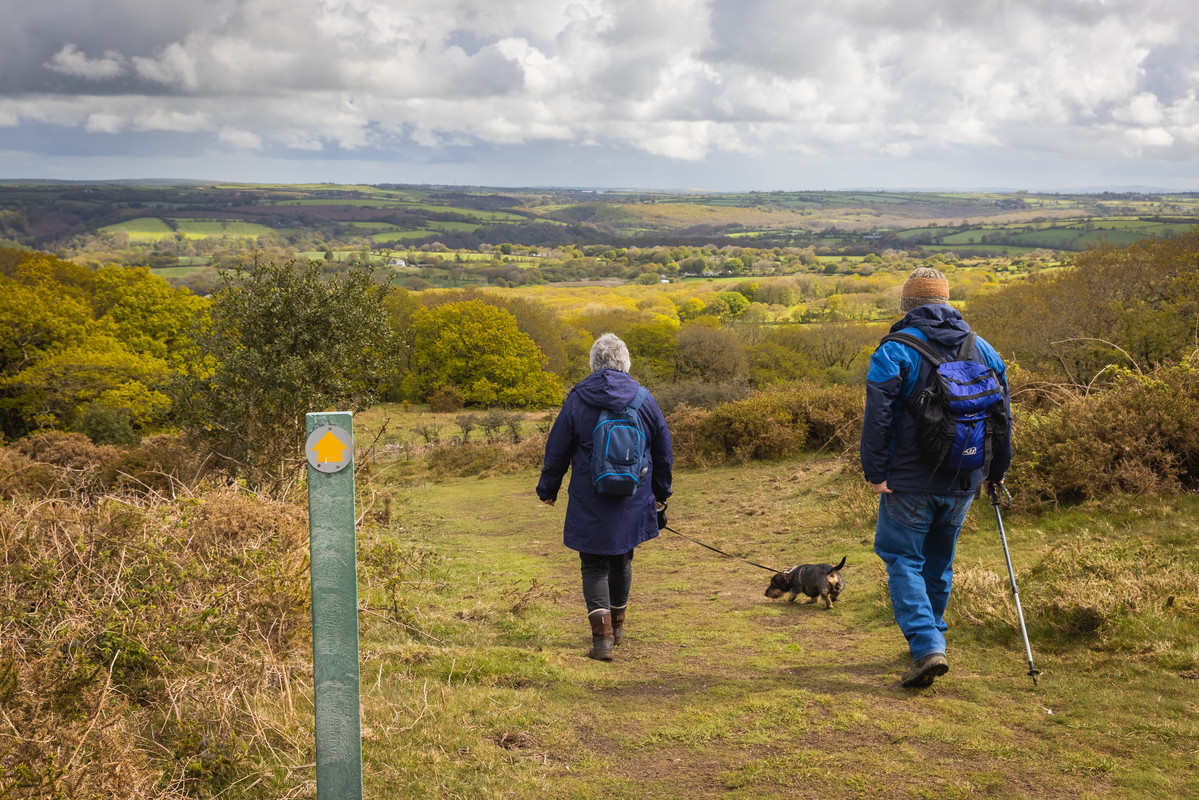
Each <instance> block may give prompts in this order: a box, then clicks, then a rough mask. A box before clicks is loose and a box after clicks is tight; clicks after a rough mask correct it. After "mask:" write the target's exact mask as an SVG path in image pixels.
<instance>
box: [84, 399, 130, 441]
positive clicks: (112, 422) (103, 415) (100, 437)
mask: <svg viewBox="0 0 1199 800" xmlns="http://www.w3.org/2000/svg"><path fill="white" fill-rule="evenodd" d="M79 429H80V430H81V431H83V432H84V434H86V435H87V438H89V439H91V440H92V442H93V443H94V444H137V443H138V442H139V441H140V439H141V437H140V436H139V435H138V434H137V432H136V431H134V430H133V412H132V411H130V410H129V409H127V408H114V407H112V406H106V405H102V404H100V403H89V404H88V406H87V408H86V409H84V411H83V413H82V414H81V415H80V416H79Z"/></svg>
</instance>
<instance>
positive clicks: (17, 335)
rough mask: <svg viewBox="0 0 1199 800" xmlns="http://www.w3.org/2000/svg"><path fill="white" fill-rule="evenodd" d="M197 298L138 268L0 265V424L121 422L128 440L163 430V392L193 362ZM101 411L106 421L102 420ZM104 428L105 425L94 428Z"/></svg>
mask: <svg viewBox="0 0 1199 800" xmlns="http://www.w3.org/2000/svg"><path fill="white" fill-rule="evenodd" d="M202 307H203V301H202V300H200V299H199V298H197V297H195V296H194V295H193V294H192V293H191V292H189V291H187V290H183V289H173V288H171V287H170V285H169V284H167V282H166V281H164V280H163V279H162V278H159V277H156V276H154V275H151V274H150V272H149V270H147V269H144V268H125V267H102V268H100V269H99V270H97V271H95V272H93V271H92V270H90V269H88V268H86V267H83V266H80V265H78V264H74V263H71V262H67V261H61V260H59V259H57V258H55V257H53V256H49V255H46V254H44V253H22V254H21V255H20V257H18V258H11V259H5V260H4V261H3V267H2V268H0V424H2V426H3V430H4V432H5V433H6V434H8V435H16V436H19V435H22V434H24V433H28V432H29V431H31V430H37V429H57V430H74V429H79V428H80V427H81V426H83V424H84V412H85V411H88V410H89V409H90V413H89V416H88V419H89V420H90V421H89V422H88V426H90V427H91V428H92V429H96V430H98V429H99V428H98V427H97V426H96V424H95V423H96V421H97V420H100V419H101V418H102V417H103V418H105V419H107V420H110V421H111V420H120V423H121V425H123V426H125V427H127V428H129V435H128V437H126V438H136V437H137V436H140V434H142V433H145V432H151V431H154V430H158V429H161V428H163V427H166V426H167V425H168V424H169V421H170V410H171V404H170V400H169V398H168V397H167V395H165V394H164V393H163V390H164V389H165V387H166V385H167V383H168V382H169V378H170V375H171V371H172V370H173V369H177V368H179V367H180V366H181V365H182V364H183V363H185V362H186V361H188V360H189V358H190V346H189V343H188V339H187V330H188V329H189V328H190V326H191V323H192V321H193V320H194V319H195V317H196V316H197V315H198V314H199V313H201V309H202ZM106 415H107V416H106ZM100 427H103V426H100Z"/></svg>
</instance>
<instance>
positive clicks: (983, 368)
mask: <svg viewBox="0 0 1199 800" xmlns="http://www.w3.org/2000/svg"><path fill="white" fill-rule="evenodd" d="M977 338H978V337H977V335H976V334H975V333H973V332H971V333H970V335H969V336H967V337H966V340H965V341H964V342H962V344H961V346H960V347H959V348H958V351H957V355H956V357H955V359H954V360H951V361H947V360H945V359H944V358H942V357H941V356H939V355H938V354H937V353H935V352H934V351H933V349H932V347H930V346H929V344H928V343H927V342H925V341H924V340H922V339H920V338H919V337H917V336H913V335H912V334H910V333H892V334H890V335H889V336H885V337H883V340H882V341H883V342H900V343H901V344H905V345H907V346H908V347H910V348H912V349H913V350H915V351H916V352H917V353H919V354H920V355H922V356H924V357H925V358H927V359H928V360H929V362H930V363H931V364H932V365H933V371H932V374H931V375H930V378H929V383H928V386H926V387H925V388H924V389H923V390H922V391H921V392H919V393H918V394H917V395H916V397H915V398H913V399H912V400H910V401H909V403H908V407H909V410H910V411H911V412H912V415H913V417H915V420H916V440H917V442H918V443H919V445H920V449H921V452H923V453H924V455H925V457H926V458H927V459H928V460H929V461H930V462H932V463H933V464H934V465H936V466H937V467H938V468H947V469H951V470H954V471H960V472H971V471H973V470H976V469H980V468H984V467H987V466H988V465H989V464H990V462H991V455H992V453H993V452H994V449H995V447H994V441H995V438H996V437H999V436H1006V435H1007V411H1006V408H1005V407H1004V403H1003V393H1004V389H1003V382H1002V381H1001V380H1000V378H999V375H998V374H997V373H996V372H995V370H993V369H991V367H989V366H987V365H986V364H985V363H981V362H982V358H979V359H978V360H975V359H974V356H976V355H981V354H977V353H975V340H976V339H977ZM881 343H882V342H880V344H881Z"/></svg>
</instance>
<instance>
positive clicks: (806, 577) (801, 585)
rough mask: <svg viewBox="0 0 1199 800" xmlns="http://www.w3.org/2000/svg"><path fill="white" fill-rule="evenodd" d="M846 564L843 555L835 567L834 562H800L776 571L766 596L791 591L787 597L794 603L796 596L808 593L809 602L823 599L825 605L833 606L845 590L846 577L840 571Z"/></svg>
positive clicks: (772, 597)
mask: <svg viewBox="0 0 1199 800" xmlns="http://www.w3.org/2000/svg"><path fill="white" fill-rule="evenodd" d="M844 566H845V558H844V557H842V559H841V563H840V564H838V565H837V566H835V567H834V566H833V565H832V564H800V565H799V566H798V567H792V568H791V569H789V570H787V571H786V572H776V573H775V574H774V577H773V578H771V579H770V586H768V587H767V588H766V596H767V597H769V598H770V599H771V600H774V599H776V598H779V597H782V596H783V595H784V594H786V593H787V592H790V593H791V596H790V597H789V598H787V599H788V600H789V601H790V602H792V603H794V602H795V598H796V597H798V596H799V595H801V594H806V595H807V596H808V597H809V598H811V599H810V600H808V601H807V602H809V603H815V602H816V601H817V600H818V599H823V600H824V607H825V608H832V607H833V603H835V602H836V601H837V597H838V596H839V595H840V594H841V592H842V591H844V590H845V579H844V578H842V577H841V572H840V570H841V569H842V568H843V567H844Z"/></svg>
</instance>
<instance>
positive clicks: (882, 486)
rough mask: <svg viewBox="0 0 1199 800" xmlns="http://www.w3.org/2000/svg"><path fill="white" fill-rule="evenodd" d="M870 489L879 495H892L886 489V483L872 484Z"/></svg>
mask: <svg viewBox="0 0 1199 800" xmlns="http://www.w3.org/2000/svg"><path fill="white" fill-rule="evenodd" d="M870 487H871V488H872V489H874V491H876V492H878V493H879V494H892V492H891V490H890V489H888V488H887V482H886V481H883V482H882V483H872V484H870Z"/></svg>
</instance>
